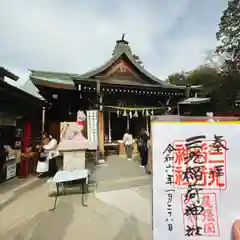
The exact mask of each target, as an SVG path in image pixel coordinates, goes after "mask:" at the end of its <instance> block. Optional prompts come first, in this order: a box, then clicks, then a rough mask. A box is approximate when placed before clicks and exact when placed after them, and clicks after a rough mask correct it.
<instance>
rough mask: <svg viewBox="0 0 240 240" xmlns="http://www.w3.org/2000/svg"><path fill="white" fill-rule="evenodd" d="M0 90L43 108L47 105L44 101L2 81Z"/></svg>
mask: <svg viewBox="0 0 240 240" xmlns="http://www.w3.org/2000/svg"><path fill="white" fill-rule="evenodd" d="M0 89H1V91H5V92H8V93H10V94H12V95H15V96H17V97H20V98H23V99H25V100H27V101H28V102H32V103H34V104H36V105H40V106H41V105H44V104H45V103H46V102H45V101H44V100H43V99H39V98H37V97H35V96H33V95H32V94H30V93H28V92H25V91H24V90H22V89H20V88H18V87H15V86H13V85H11V84H9V83H7V82H4V81H0Z"/></svg>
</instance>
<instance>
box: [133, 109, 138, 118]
mask: <svg viewBox="0 0 240 240" xmlns="http://www.w3.org/2000/svg"><path fill="white" fill-rule="evenodd" d="M133 116H134V117H135V118H137V117H138V112H137V110H135V112H134V114H133Z"/></svg>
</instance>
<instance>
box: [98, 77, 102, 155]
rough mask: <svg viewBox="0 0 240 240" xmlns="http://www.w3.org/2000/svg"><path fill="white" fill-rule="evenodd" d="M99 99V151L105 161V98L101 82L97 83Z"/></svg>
mask: <svg viewBox="0 0 240 240" xmlns="http://www.w3.org/2000/svg"><path fill="white" fill-rule="evenodd" d="M97 98H98V150H99V154H100V159H104V116H103V96H102V93H101V85H100V81H99V80H98V81H97Z"/></svg>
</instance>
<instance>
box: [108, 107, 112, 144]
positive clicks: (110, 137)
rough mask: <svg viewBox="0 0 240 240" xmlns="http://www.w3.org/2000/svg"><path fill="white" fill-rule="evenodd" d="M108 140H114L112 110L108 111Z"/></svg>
mask: <svg viewBox="0 0 240 240" xmlns="http://www.w3.org/2000/svg"><path fill="white" fill-rule="evenodd" d="M108 142H112V129H111V112H110V111H109V112H108Z"/></svg>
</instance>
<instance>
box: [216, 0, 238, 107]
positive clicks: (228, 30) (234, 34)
mask: <svg viewBox="0 0 240 240" xmlns="http://www.w3.org/2000/svg"><path fill="white" fill-rule="evenodd" d="M216 37H217V40H218V41H219V45H218V46H217V49H216V52H217V53H218V54H222V55H223V56H224V59H225V62H224V63H223V64H222V67H221V70H222V71H221V72H222V75H223V82H222V91H221V96H222V97H224V98H225V102H226V105H228V110H229V111H230V110H233V108H234V101H235V100H236V99H237V98H238V96H239V95H240V94H239V93H240V81H239V80H240V76H239V74H240V0H229V1H228V6H227V8H226V9H225V10H224V12H223V14H222V17H221V19H220V23H219V30H218V32H217V34H216Z"/></svg>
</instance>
